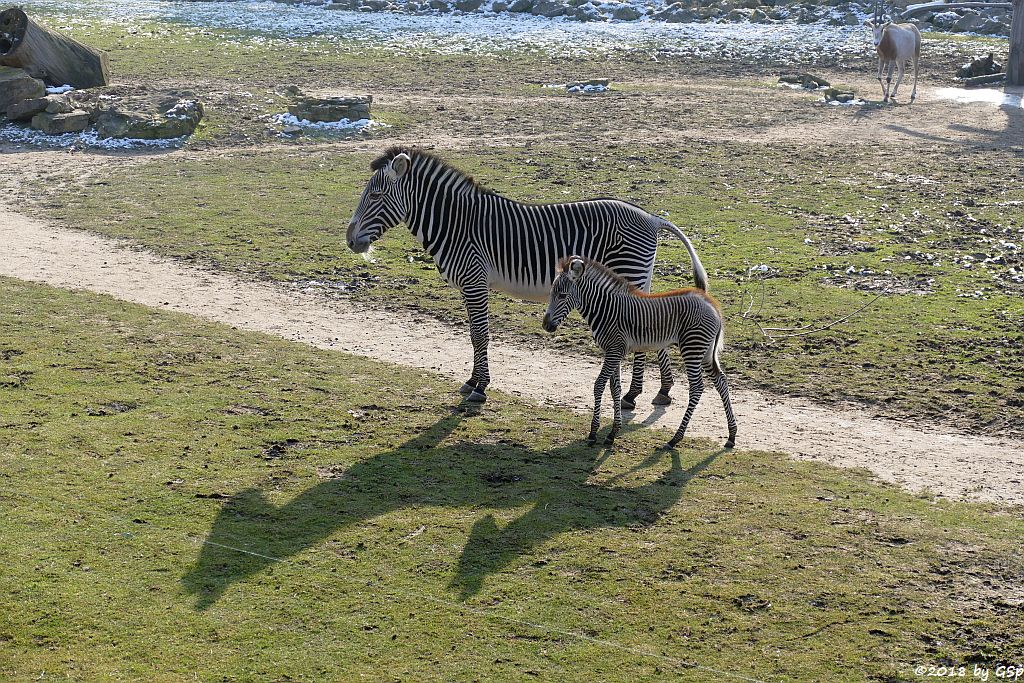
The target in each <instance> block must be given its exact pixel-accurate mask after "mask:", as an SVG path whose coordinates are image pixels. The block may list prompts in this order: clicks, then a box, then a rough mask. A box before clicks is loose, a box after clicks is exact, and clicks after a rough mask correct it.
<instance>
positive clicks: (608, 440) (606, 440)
mask: <svg viewBox="0 0 1024 683" xmlns="http://www.w3.org/2000/svg"><path fill="white" fill-rule="evenodd" d="M614 443H615V435H614V434H609V435H608V436H606V437H605V438H604V445H605V446H611V445H612V444H614Z"/></svg>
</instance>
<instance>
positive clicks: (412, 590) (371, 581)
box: [0, 279, 1024, 681]
mask: <svg viewBox="0 0 1024 683" xmlns="http://www.w3.org/2000/svg"><path fill="white" fill-rule="evenodd" d="M453 389H454V387H453V386H452V385H451V383H450V382H449V381H447V380H442V379H439V378H437V377H436V376H434V375H430V374H427V373H423V372H412V371H406V370H396V369H395V368H392V367H387V366H384V365H381V364H378V363H374V362H371V361H368V360H365V359H361V358H357V357H353V356H348V355H344V354H340V353H331V352H325V351H317V350H313V349H310V348H308V347H305V346H302V345H299V344H294V343H288V342H285V341H281V340H277V339H274V338H270V337H266V336H261V335H257V334H251V333H241V332H238V331H234V330H231V329H229V328H227V327H223V326H216V325H208V324H201V323H197V322H196V321H195V320H194V319H191V318H188V317H186V316H182V315H174V314H168V313H160V312H155V311H152V310H149V309H144V308H141V307H136V306H131V305H126V304H123V303H121V302H118V301H115V300H112V299H110V298H106V297H100V296H94V295H87V294H75V293H68V292H64V291H58V290H53V289H48V288H45V287H41V286H36V285H28V284H22V283H17V282H14V281H11V280H6V279H0V483H2V486H0V506H2V508H3V515H4V543H3V544H2V545H0V562H2V564H3V566H4V572H3V573H2V574H0V590H2V592H3V594H4V595H5V596H6V599H5V600H4V601H3V605H2V607H0V677H3V678H4V679H5V680H38V679H40V678H56V677H62V678H63V677H67V678H70V679H73V680H90V681H95V680H140V679H145V680H181V679H184V678H193V677H195V678H197V679H199V680H252V681H261V680H267V681H269V680H282V679H284V678H291V679H294V680H340V679H354V678H358V677H361V676H368V677H370V678H373V679H392V678H403V679H413V680H509V679H517V680H518V679H525V678H530V677H535V676H536V677H539V678H541V679H543V680H553V679H563V680H568V679H573V680H609V681H617V680H622V681H626V680H652V679H669V678H672V679H680V678H682V679H685V680H707V679H708V678H709V677H714V678H716V680H727V677H725V676H724V675H722V674H717V673H712V672H711V671H709V670H708V669H697V668H694V665H697V664H699V665H701V666H703V667H709V668H710V669H714V670H717V671H724V672H728V673H733V674H740V675H743V676H748V677H753V678H758V679H771V680H850V681H855V680H856V681H859V680H864V679H865V678H869V679H886V680H912V673H911V672H912V668H913V667H914V666H915V665H918V664H924V665H928V664H938V663H942V662H954V663H981V664H985V665H993V666H994V665H996V664H1012V663H1020V660H1019V656H1020V652H1021V651H1022V648H1024V641H1022V640H1021V634H1020V630H1019V628H1018V625H1019V619H1020V605H1019V598H1020V595H1019V592H1015V591H1017V589H1016V588H1015V586H1016V585H1017V584H1018V583H1019V582H1018V581H1017V579H1018V578H1019V576H1020V575H1021V572H1022V571H1024V565H1022V558H1021V556H1020V554H1019V549H1020V547H1019V539H1020V537H1021V534H1022V533H1024V520H1022V519H1021V518H1020V515H1019V514H1017V513H1016V512H1014V513H1007V512H999V511H997V510H995V509H993V508H988V507H983V506H974V505H966V504H955V503H949V502H942V501H937V500H934V499H931V498H929V497H914V496H911V495H909V494H907V493H904V492H901V491H899V490H896V489H894V488H890V487H886V486H880V485H877V484H875V483H872V482H871V481H870V479H869V478H868V477H867V476H865V475H863V474H860V473H857V472H850V471H840V470H836V469H833V468H830V467H827V466H823V465H815V464H810V463H805V462H796V461H793V460H790V459H787V458H786V457H783V456H780V455H774V454H767V453H751V452H727V453H723V452H721V451H719V450H718V447H717V445H715V444H713V443H710V442H708V441H704V440H688V441H687V442H686V444H685V448H683V449H681V450H680V451H679V452H677V453H675V454H674V455H668V454H664V453H659V452H655V451H654V446H655V445H656V444H658V443H661V442H662V441H663V439H664V438H665V434H664V433H659V432H653V431H649V430H644V429H632V428H631V429H630V430H629V431H628V433H626V434H625V435H624V436H623V437H621V442H620V443H619V444H617V446H616V448H615V450H614V451H611V452H610V451H606V450H601V449H591V448H588V447H585V446H583V445H582V444H581V443H580V441H578V440H577V437H580V436H582V435H583V434H584V432H585V430H586V425H585V424H584V422H585V421H586V420H585V418H583V417H581V416H577V415H574V414H570V413H567V412H564V411H556V410H547V409H545V410H540V409H538V408H536V407H533V406H531V405H529V404H525V403H522V402H520V401H517V400H515V399H513V398H510V397H508V396H504V395H500V394H495V395H494V396H493V398H492V401H491V402H489V403H488V404H487V405H486V406H484V407H483V408H482V411H481V412H479V413H470V412H465V411H463V410H462V409H460V408H459V407H458V406H457V405H456V397H455V396H454V392H453Z"/></svg>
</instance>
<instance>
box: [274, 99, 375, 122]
mask: <svg viewBox="0 0 1024 683" xmlns="http://www.w3.org/2000/svg"><path fill="white" fill-rule="evenodd" d="M372 103H373V96H372V95H361V96H358V97H301V98H299V99H298V100H296V101H295V103H294V104H291V105H289V106H288V113H289V114H291V115H292V116H294V117H296V118H299V119H305V120H307V121H312V122H314V123H317V122H327V121H341V120H342V119H348V120H349V121H358V120H359V119H368V118H370V105H371V104H372Z"/></svg>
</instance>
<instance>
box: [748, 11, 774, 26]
mask: <svg viewBox="0 0 1024 683" xmlns="http://www.w3.org/2000/svg"><path fill="white" fill-rule="evenodd" d="M747 19H748V20H749V21H750V23H751V24H765V23H767V22H768V21H770V19H768V15H767V14H765V13H764V11H763V10H760V9H756V10H754V11H753V12H751V13H750V16H749V17H747Z"/></svg>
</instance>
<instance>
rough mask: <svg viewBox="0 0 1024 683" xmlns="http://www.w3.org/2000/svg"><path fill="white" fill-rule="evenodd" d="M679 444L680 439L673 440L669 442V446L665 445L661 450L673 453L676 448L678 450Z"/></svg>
mask: <svg viewBox="0 0 1024 683" xmlns="http://www.w3.org/2000/svg"><path fill="white" fill-rule="evenodd" d="M678 443H679V440H678V439H672V440H671V441H669V442H668V443H667V444H665V445H664V446H662V447H661V450H663V451H673V450H675V448H676V445H677V444H678Z"/></svg>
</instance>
